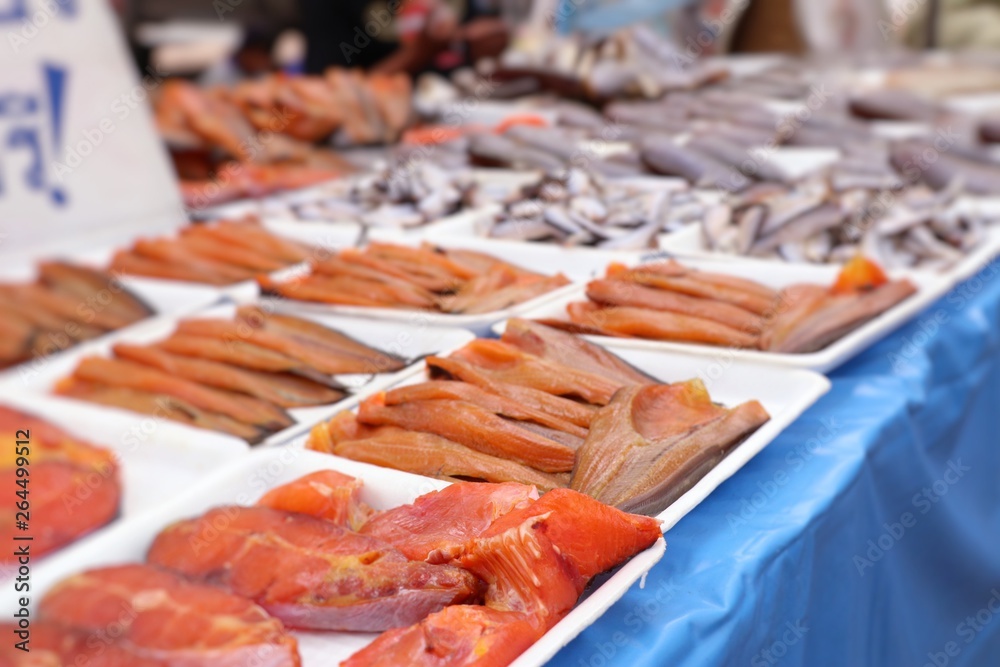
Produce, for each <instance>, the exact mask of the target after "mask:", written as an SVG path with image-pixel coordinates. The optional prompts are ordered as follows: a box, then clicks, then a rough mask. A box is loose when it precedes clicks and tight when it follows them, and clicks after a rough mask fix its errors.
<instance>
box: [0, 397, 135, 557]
mask: <svg viewBox="0 0 1000 667" xmlns="http://www.w3.org/2000/svg"><path fill="white" fill-rule="evenodd" d="M0 428H2V429H3V431H4V432H5V433H9V434H11V446H10V447H6V448H4V451H3V452H2V453H0V483H3V484H6V485H8V487H9V488H10V489H17V488H18V485H17V481H18V479H20V477H19V476H18V475H17V465H16V464H17V459H18V456H17V448H16V447H14V444H13V443H14V438H13V436H14V434H15V433H17V432H19V431H21V430H24V431H28V432H29V433H30V434H31V438H30V440H31V447H30V449H31V452H30V461H31V508H32V510H33V511H34V516H33V517H32V522H31V530H32V533H31V536H32V539H33V541H32V543H31V553H32V554H33V555H35V556H42V555H45V554H47V553H50V552H52V551H55V550H56V549H59V548H61V547H63V546H65V545H67V544H69V543H71V542H73V541H75V540H77V539H79V538H80V537H82V536H83V535H86V534H87V533H90V532H91V531H93V530H96V529H97V528H100V527H101V526H104V525H105V524H107V523H108V522H110V521H111V520H113V519H114V518H115V516H116V515H117V514H118V508H119V504H120V502H121V495H122V488H121V479H120V471H119V468H118V463H117V461H116V459H115V455H114V454H113V453H112V452H111V451H109V450H106V449H104V448H102V447H99V446H97V445H93V444H90V443H88V442H86V441H84V440H81V439H80V438H77V437H75V436H74V435H72V434H70V433H67V432H66V431H64V430H62V429H61V428H58V427H57V426H55V425H53V424H51V423H49V422H47V421H45V420H43V419H41V418H39V417H36V416H35V415H32V414H28V413H24V412H21V411H20V410H15V409H13V408H9V407H6V406H3V405H0ZM67 500H70V501H72V502H67ZM16 510H17V508H16V507H15V506H14V504H13V503H11V504H10V506H9V509H8V508H4V509H3V510H0V519H2V523H0V536H2V538H4V539H7V540H8V543H10V544H14V543H15V542H14V539H15V536H16V534H17V533H18V531H17V530H16V529H15V523H16V521H15V519H16V518H17V517H15V513H16ZM0 562H3V563H16V562H17V556H16V555H15V554H14V549H11V550H9V552H7V553H5V554H4V555H3V556H0Z"/></svg>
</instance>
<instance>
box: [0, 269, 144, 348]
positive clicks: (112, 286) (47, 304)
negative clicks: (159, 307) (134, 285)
mask: <svg viewBox="0 0 1000 667" xmlns="http://www.w3.org/2000/svg"><path fill="white" fill-rule="evenodd" d="M152 314H153V311H152V309H151V308H150V307H149V306H147V305H146V304H144V303H143V302H142V301H140V300H139V299H138V298H137V297H136V296H135V295H133V294H132V293H130V292H129V291H128V290H127V289H125V288H124V287H123V286H122V284H121V282H119V281H118V280H117V279H116V278H114V277H113V276H112V275H111V274H109V273H104V272H102V271H95V270H93V269H88V268H86V267H82V266H78V265H75V264H68V263H66V262H58V261H47V262H40V263H39V265H38V279H37V280H36V281H35V282H31V283H0V368H6V367H8V366H12V365H14V364H18V363H21V362H24V361H27V360H29V359H32V358H36V357H45V356H48V355H50V354H54V353H56V352H61V351H62V350H65V349H68V348H69V347H71V346H73V345H75V344H77V343H79V342H81V341H85V340H90V339H92V338H97V337H98V336H102V335H104V334H105V333H107V332H108V331H114V330H115V329H121V328H122V327H126V326H128V325H130V324H133V323H135V322H138V321H140V320H143V319H145V318H147V317H149V316H150V315H152Z"/></svg>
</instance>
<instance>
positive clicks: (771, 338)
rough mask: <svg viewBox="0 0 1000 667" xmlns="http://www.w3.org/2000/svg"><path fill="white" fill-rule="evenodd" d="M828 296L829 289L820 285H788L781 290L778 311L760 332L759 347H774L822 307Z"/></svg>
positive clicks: (765, 348)
mask: <svg viewBox="0 0 1000 667" xmlns="http://www.w3.org/2000/svg"><path fill="white" fill-rule="evenodd" d="M829 298H830V290H828V289H826V288H825V287H823V286H822V285H813V284H799V285H789V286H788V287H786V288H785V289H784V290H782V292H781V301H780V306H779V307H778V311H777V312H776V313H775V315H774V317H773V318H771V320H770V321H769V322H768V324H767V327H765V329H764V331H763V332H761V336H760V348H761V349H762V350H771V349H776V348H779V347H781V346H782V344H783V343H784V341H785V340H786V339H787V338H789V337H790V336H792V335H793V334H794V333H795V330H796V328H797V327H798V326H800V325H801V324H802V322H803V321H804V320H805V319H806V318H808V317H809V316H810V315H812V314H813V313H815V312H816V311H817V310H819V309H821V308H823V306H824V305H825V304H826V302H827V301H828V300H829Z"/></svg>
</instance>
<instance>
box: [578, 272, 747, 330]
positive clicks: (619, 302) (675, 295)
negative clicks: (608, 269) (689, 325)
mask: <svg viewBox="0 0 1000 667" xmlns="http://www.w3.org/2000/svg"><path fill="white" fill-rule="evenodd" d="M587 298H588V299H590V300H591V301H593V302H595V303H598V304H601V305H602V306H604V307H618V306H627V307H630V308H644V309H648V310H660V311H665V312H670V313H677V314H679V315H688V316H691V317H698V318H701V319H706V320H711V321H713V322H718V323H719V324H724V325H726V326H728V327H731V328H733V329H736V330H738V331H743V332H746V333H749V334H756V333H759V332H760V330H761V328H762V326H763V321H762V318H761V317H760V316H758V315H755V314H753V313H751V312H750V311H748V310H744V309H743V308H740V307H739V306H734V305H732V304H728V303H724V302H721V301H716V300H714V299H703V298H698V297H691V296H688V295H686V294H681V293H679V292H672V291H669V290H659V289H655V288H652V287H646V286H644V285H639V284H636V283H630V282H627V281H624V280H608V279H604V280H593V281H591V282H589V283H588V284H587Z"/></svg>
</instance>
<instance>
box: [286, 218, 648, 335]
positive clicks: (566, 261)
mask: <svg viewBox="0 0 1000 667" xmlns="http://www.w3.org/2000/svg"><path fill="white" fill-rule="evenodd" d="M295 226H297V227H300V228H302V227H304V225H302V224H301V223H295ZM310 227H311V228H312V229H311V231H310V228H304V229H301V230H300V231H299V233H298V236H297V237H296V239H297V240H300V241H307V242H308V240H309V234H310V233H312V234H314V235H316V237H317V238H318V237H319V236H320V235H322V234H323V233H324V231H323V230H322V229H316V228H317V227H323V225H311V226H310ZM369 238H370V239H371V240H373V241H384V242H388V243H403V244H408V245H418V244H419V243H421V240H420V239H415V238H408V239H404V240H401V239H399V237H398V236H396V235H393V234H391V233H389V232H381V231H373V232H372V233H371V235H370V236H369ZM432 242H433V243H434V244H436V245H438V246H441V247H443V248H461V249H463V250H474V251H476V252H484V253H488V254H490V255H492V256H494V257H496V258H497V259H500V260H503V261H505V262H509V263H511V264H514V265H516V266H520V267H522V268H525V269H528V270H531V271H537V272H539V273H544V274H548V275H554V274H556V273H560V272H561V273H563V274H565V275H566V276H567V277H568V278H570V279H571V280H587V279H589V278H592V277H594V276H595V275H597V273H598V272H599V271H602V270H603V269H604V267H605V266H606V265H607V264H608V263H609V262H615V261H619V262H620V261H629V260H634V258H635V257H636V254H635V253H620V252H606V251H595V250H587V249H564V248H553V247H546V246H544V245H541V244H538V245H535V246H527V245H526V244H523V243H512V242H501V241H495V240H485V239H451V238H447V237H437V238H434V239H433V241H432ZM295 275H298V272H296V271H287V272H285V273H282V274H280V276H281V278H284V279H290V278H292V277H294V276H295ZM573 290H574V286H573V285H572V284H570V285H565V286H563V287H560V288H557V289H555V290H552V291H551V292H548V293H546V294H541V295H539V296H537V297H535V298H533V299H529V300H528V301H525V302H524V303H519V304H515V305H513V306H510V307H508V308H503V309H501V310H495V311H493V312H489V313H478V314H451V313H435V312H429V311H423V310H415V309H414V310H408V309H402V308H369V307H366V306H341V305H336V304H326V303H316V302H311V301H295V300H292V299H280V298H276V299H274V303H275V305H276V307H277V308H278V309H279V310H280V311H281V312H285V313H290V314H301V315H304V314H308V313H313V314H318V315H319V314H328V315H347V316H353V317H364V318H369V319H372V320H382V321H388V322H398V323H400V324H405V325H414V324H423V325H428V326H435V327H462V328H465V329H469V330H470V331H472V332H473V333H475V334H477V335H488V334H489V331H490V327H491V326H492V325H494V324H496V323H497V322H500V321H502V320H506V319H507V318H509V317H517V316H519V315H520V314H521V313H523V312H525V311H527V310H530V309H532V308H536V307H539V306H541V305H543V304H545V303H547V302H548V301H551V300H553V299H558V298H559V297H560V296H561V295H564V294H568V293H570V292H571V291H573Z"/></svg>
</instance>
